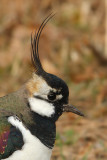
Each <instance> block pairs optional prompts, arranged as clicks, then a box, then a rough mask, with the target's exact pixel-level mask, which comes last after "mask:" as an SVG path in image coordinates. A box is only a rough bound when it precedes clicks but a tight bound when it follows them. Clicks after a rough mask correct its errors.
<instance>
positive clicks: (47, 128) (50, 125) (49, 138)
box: [28, 112, 56, 149]
mask: <svg viewBox="0 0 107 160" xmlns="http://www.w3.org/2000/svg"><path fill="white" fill-rule="evenodd" d="M32 116H33V120H34V121H35V124H33V125H29V126H28V128H29V130H30V131H31V133H32V134H33V135H35V136H36V137H37V138H38V139H39V140H40V141H41V142H42V143H43V144H44V145H45V146H47V147H48V148H49V149H52V148H53V147H54V143H55V138H56V125H55V122H54V121H51V120H50V119H49V118H47V117H42V116H40V115H38V114H37V113H34V112H32Z"/></svg>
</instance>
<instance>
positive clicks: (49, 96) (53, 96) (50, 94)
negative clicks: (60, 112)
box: [48, 92, 56, 101]
mask: <svg viewBox="0 0 107 160" xmlns="http://www.w3.org/2000/svg"><path fill="white" fill-rule="evenodd" d="M48 99H49V100H51V101H53V100H55V99H56V93H54V92H51V93H49V95H48Z"/></svg>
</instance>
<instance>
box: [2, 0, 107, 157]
mask: <svg viewBox="0 0 107 160" xmlns="http://www.w3.org/2000/svg"><path fill="white" fill-rule="evenodd" d="M105 2H106V0H53V1H52V0H40V1H39V0H30V1H29V0H14V1H13V0H0V96H3V95H5V94H8V93H9V92H12V91H15V90H17V89H18V88H20V86H21V85H22V84H23V83H25V82H26V81H27V80H28V79H29V78H30V76H31V74H32V71H33V67H32V64H31V60H30V36H31V32H32V31H34V30H37V29H38V28H39V26H40V24H41V23H42V21H43V20H44V19H45V18H46V16H47V15H48V14H49V13H51V12H53V13H55V12H57V14H56V15H55V17H54V18H53V19H52V20H50V22H49V23H48V24H47V26H46V27H45V29H44V31H43V33H42V35H41V39H40V46H39V53H40V58H41V61H42V64H43V66H44V68H45V70H46V71H47V72H51V73H53V74H56V75H58V76H60V77H61V78H63V80H65V81H66V82H67V84H68V86H69V90H70V103H72V104H74V105H75V106H78V108H79V109H80V110H81V111H83V112H84V113H85V114H86V115H87V118H80V117H78V116H75V115H73V114H64V115H63V116H62V117H61V118H60V119H59V121H58V122H57V138H56V144H55V148H54V150H53V154H52V158H51V160H107V118H106V117H107V41H106V37H107V33H106V27H105V21H106V20H105V19H106V10H107V7H106V6H107V5H106V3H105Z"/></svg>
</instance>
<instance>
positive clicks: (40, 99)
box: [26, 14, 83, 121]
mask: <svg viewBox="0 0 107 160" xmlns="http://www.w3.org/2000/svg"><path fill="white" fill-rule="evenodd" d="M52 17H53V15H52V14H50V15H49V16H48V17H47V18H46V19H45V20H44V21H43V22H42V24H41V26H40V28H39V30H38V32H37V34H36V33H35V34H34V35H33V36H32V35H31V58H32V63H33V66H34V68H35V72H34V73H33V77H32V79H30V80H29V81H28V83H27V85H26V86H27V90H28V91H29V98H28V101H29V105H30V109H31V111H33V112H35V113H37V114H39V115H41V116H43V117H48V118H50V119H52V120H54V121H56V120H57V119H58V118H59V116H60V115H61V114H62V113H63V112H73V113H75V114H78V115H80V116H83V114H82V113H81V112H80V111H79V110H78V109H77V108H76V107H74V106H72V105H69V104H68V98H69V89H68V86H67V84H66V83H65V82H64V81H63V80H62V79H60V78H59V77H57V76H55V75H53V74H50V73H47V72H46V71H44V69H43V67H42V64H41V62H40V58H39V53H38V45H39V38H40V35H41V32H42V30H43V28H44V26H45V25H46V23H47V22H48V21H49V19H50V18H52Z"/></svg>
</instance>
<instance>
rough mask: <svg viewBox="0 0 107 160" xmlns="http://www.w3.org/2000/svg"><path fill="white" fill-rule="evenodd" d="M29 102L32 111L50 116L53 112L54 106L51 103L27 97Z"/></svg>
mask: <svg viewBox="0 0 107 160" xmlns="http://www.w3.org/2000/svg"><path fill="white" fill-rule="evenodd" d="M28 100H29V104H30V108H31V110H32V111H34V112H36V113H38V114H39V115H41V116H47V117H51V116H52V114H54V113H55V108H54V106H53V105H52V104H50V103H48V102H46V101H44V100H41V99H37V98H29V99H28Z"/></svg>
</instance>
